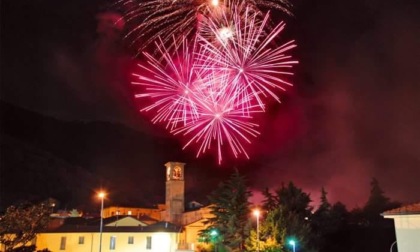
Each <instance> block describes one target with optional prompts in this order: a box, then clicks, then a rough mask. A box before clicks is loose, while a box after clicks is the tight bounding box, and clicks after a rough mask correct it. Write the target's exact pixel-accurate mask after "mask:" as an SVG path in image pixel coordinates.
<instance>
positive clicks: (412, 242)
mask: <svg viewBox="0 0 420 252" xmlns="http://www.w3.org/2000/svg"><path fill="white" fill-rule="evenodd" d="M382 216H383V217H384V218H388V219H394V225H395V235H396V237H397V246H398V251H399V252H420V203H416V204H411V205H407V206H403V207H400V208H396V209H392V210H389V211H386V212H384V213H383V214H382Z"/></svg>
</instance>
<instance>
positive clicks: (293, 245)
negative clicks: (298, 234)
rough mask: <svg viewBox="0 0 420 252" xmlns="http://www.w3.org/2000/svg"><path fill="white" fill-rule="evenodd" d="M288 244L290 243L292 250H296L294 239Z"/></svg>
mask: <svg viewBox="0 0 420 252" xmlns="http://www.w3.org/2000/svg"><path fill="white" fill-rule="evenodd" d="M289 244H290V245H292V248H293V252H296V242H295V240H290V241H289Z"/></svg>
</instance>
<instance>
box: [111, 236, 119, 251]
mask: <svg viewBox="0 0 420 252" xmlns="http://www.w3.org/2000/svg"><path fill="white" fill-rule="evenodd" d="M116 240H117V237H115V236H111V239H110V240H109V250H115V243H116Z"/></svg>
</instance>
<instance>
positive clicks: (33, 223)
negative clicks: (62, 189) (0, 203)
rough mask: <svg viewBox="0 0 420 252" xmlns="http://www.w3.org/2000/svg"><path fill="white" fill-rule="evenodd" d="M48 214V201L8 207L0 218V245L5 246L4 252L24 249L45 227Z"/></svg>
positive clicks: (49, 211) (49, 209)
mask: <svg viewBox="0 0 420 252" xmlns="http://www.w3.org/2000/svg"><path fill="white" fill-rule="evenodd" d="M50 213H51V206H50V204H49V202H48V201H46V202H42V203H39V204H30V203H21V204H19V205H17V206H13V205H12V206H10V207H8V208H7V209H6V212H5V213H4V214H3V215H2V216H1V217H0V243H2V244H4V245H5V247H6V251H12V250H13V249H14V248H15V249H16V247H18V248H19V247H25V245H26V244H28V243H29V242H30V241H32V240H33V239H34V238H35V237H36V235H37V233H38V232H39V231H40V230H42V229H44V228H46V227H47V225H48V221H49V215H50Z"/></svg>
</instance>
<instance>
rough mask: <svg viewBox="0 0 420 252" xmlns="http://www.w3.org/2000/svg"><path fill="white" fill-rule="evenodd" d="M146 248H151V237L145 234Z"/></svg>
mask: <svg viewBox="0 0 420 252" xmlns="http://www.w3.org/2000/svg"><path fill="white" fill-rule="evenodd" d="M146 249H152V237H151V236H147V242H146Z"/></svg>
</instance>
